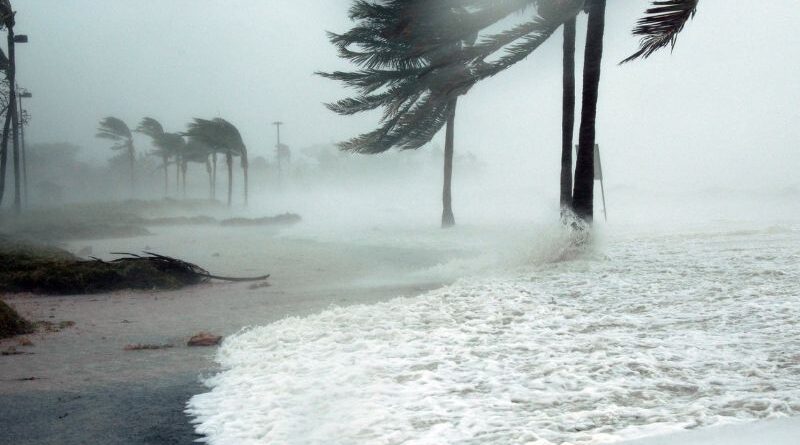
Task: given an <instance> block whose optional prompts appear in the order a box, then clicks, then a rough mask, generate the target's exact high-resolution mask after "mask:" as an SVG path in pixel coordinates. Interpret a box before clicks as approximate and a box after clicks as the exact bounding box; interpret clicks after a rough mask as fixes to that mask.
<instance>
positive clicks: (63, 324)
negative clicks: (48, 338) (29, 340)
mask: <svg viewBox="0 0 800 445" xmlns="http://www.w3.org/2000/svg"><path fill="white" fill-rule="evenodd" d="M33 326H34V327H35V328H36V329H37V330H40V331H44V332H61V331H62V330H64V329H67V328H71V327H73V326H75V322H74V321H72V320H65V321H60V322H58V323H53V322H52V321H47V320H39V321H36V322H34V323H33Z"/></svg>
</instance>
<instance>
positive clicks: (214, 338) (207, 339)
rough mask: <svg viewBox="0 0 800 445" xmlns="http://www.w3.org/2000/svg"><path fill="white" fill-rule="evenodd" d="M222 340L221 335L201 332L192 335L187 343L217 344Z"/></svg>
mask: <svg viewBox="0 0 800 445" xmlns="http://www.w3.org/2000/svg"><path fill="white" fill-rule="evenodd" d="M220 342H222V336H221V335H214V334H211V333H208V332H199V333H197V334H195V335H193V336H192V338H190V339H189V341H188V342H187V343H186V345H187V346H217V345H218V344H220Z"/></svg>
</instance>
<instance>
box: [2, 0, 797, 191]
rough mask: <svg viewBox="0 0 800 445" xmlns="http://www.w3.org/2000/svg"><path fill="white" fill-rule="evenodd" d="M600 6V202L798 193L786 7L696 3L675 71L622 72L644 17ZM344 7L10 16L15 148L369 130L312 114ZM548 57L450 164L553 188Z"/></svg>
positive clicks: (37, 10)
mask: <svg viewBox="0 0 800 445" xmlns="http://www.w3.org/2000/svg"><path fill="white" fill-rule="evenodd" d="M609 3H610V5H609V11H608V19H607V30H606V52H605V54H606V59H605V60H606V63H605V66H604V71H603V79H602V82H603V84H602V89H601V93H600V107H599V121H598V125H599V126H598V140H599V142H600V144H601V146H602V148H603V161H604V169H605V172H606V174H607V177H608V180H609V182H610V183H611V184H612V185H614V184H617V185H628V186H636V187H641V188H645V189H647V188H662V187H665V186H674V187H677V188H689V187H696V186H701V187H712V186H714V187H717V186H719V187H732V188H738V187H742V188H759V187H784V186H788V185H794V184H798V183H800V180H798V179H796V177H795V176H794V175H793V174H794V171H795V170H796V168H797V166H798V163H799V162H800V155H798V151H799V150H798V148H800V147H798V145H800V125H798V122H800V86H798V81H797V79H798V78H800V49H798V48H800V33H798V32H797V30H796V24H797V23H800V8H798V7H797V0H770V1H766V2H755V3H754V2H740V1H730V0H703V1H701V2H700V10H699V13H698V15H697V17H696V19H695V20H694V21H693V22H691V23H690V24H689V25H688V27H687V29H686V30H685V31H684V33H683V34H682V36H681V38H680V40H679V42H678V46H677V48H676V50H675V52H674V53H673V54H671V55H670V54H669V52H664V53H662V54H658V55H656V56H655V57H653V58H651V59H649V60H647V61H642V62H636V63H633V64H629V65H625V66H618V65H617V64H616V63H617V62H618V61H619V60H621V59H623V58H624V57H625V56H627V55H628V54H630V53H631V52H632V51H633V50H634V49H635V47H636V41H635V39H634V38H633V37H631V36H630V30H631V28H632V27H633V25H634V22H635V20H636V18H637V17H638V16H639V15H640V14H641V12H642V11H643V10H644V8H645V7H646V6H647V4H648V3H649V2H647V1H644V0H625V1H610V2H609ZM349 4H350V2H348V1H345V0H268V1H267V0H226V1H222V0H104V1H100V0H24V1H19V0H18V1H16V2H15V3H14V5H15V7H16V9H17V10H18V15H17V21H18V25H17V32H18V33H26V34H29V36H30V43H28V44H27V45H24V46H21V47H20V48H19V51H18V64H19V82H20V84H21V85H22V86H24V87H27V88H29V89H30V90H31V91H32V92H33V94H34V98H33V99H31V100H29V102H28V103H29V105H28V106H29V109H30V110H31V112H32V114H33V122H32V124H31V127H30V129H29V132H28V135H29V137H30V139H31V140H32V141H34V142H36V141H41V142H54V141H68V142H72V143H75V144H78V145H81V146H84V147H85V150H84V156H86V157H87V158H93V159H98V160H100V159H105V158H107V157H108V156H110V151H109V150H108V149H107V146H106V144H104V143H103V141H99V140H96V139H95V138H94V130H95V127H96V123H97V121H98V120H99V119H100V118H102V117H104V116H106V115H116V116H118V117H120V118H122V119H124V120H126V121H127V122H128V123H129V125H131V126H135V125H136V123H137V122H138V120H139V119H141V117H143V116H152V117H155V118H157V119H159V120H161V121H162V123H164V125H165V127H167V129H168V130H172V131H177V130H182V129H183V128H184V126H185V124H186V122H188V121H189V120H190V118H192V117H216V116H220V117H224V118H226V119H228V120H230V121H232V122H233V123H235V124H236V125H237V126H239V128H240V129H241V131H242V133H243V136H244V138H245V142H246V143H247V145H248V148H249V150H250V152H251V153H252V156H258V155H266V154H267V153H270V152H271V149H269V148H268V147H271V146H272V144H274V129H273V128H272V127H270V126H269V125H268V123H269V122H271V121H273V120H276V119H280V120H283V121H286V122H287V124H286V126H285V127H284V131H283V135H284V139H285V141H286V142H287V143H289V144H290V145H292V146H294V147H303V146H307V145H311V144H315V143H328V142H332V141H338V140H342V139H345V138H348V137H350V136H353V135H355V134H357V133H359V132H362V131H366V130H370V129H371V128H372V127H373V126H374V125H375V124H376V123H377V122H376V120H375V119H376V118H375V115H369V116H363V117H340V116H336V115H334V114H333V113H331V112H329V111H328V110H326V109H325V108H324V107H323V106H322V105H321V104H322V103H323V102H326V101H331V100H334V99H338V98H341V97H344V96H345V95H346V94H347V93H348V92H347V91H346V90H345V89H343V88H342V87H341V86H340V85H338V84H337V83H335V82H332V81H330V80H327V79H323V78H320V77H317V76H314V75H313V72H314V71H315V70H333V69H342V68H343V69H347V68H348V66H349V65H347V64H346V63H345V62H344V61H341V60H339V59H337V57H336V54H335V51H334V49H333V47H332V46H331V45H330V44H329V43H328V41H327V39H326V36H325V31H326V30H332V31H344V30H346V29H347V28H348V26H349V21H348V19H347V17H346V10H347V7H348V6H349ZM744 4H747V8H746V9H745V8H743V6H744ZM584 26H585V23H584V22H583V21H582V22H580V27H579V29H580V30H582V28H583V27H584ZM579 39H582V35H581V34H580V31H579ZM581 43H582V42H580V41H579V51H578V54H579V56H580V55H581V54H582V47H581ZM560 45H561V37H560V33H559V34H558V35H557V36H556V37H554V38H553V39H552V40H551V42H549V43H548V44H547V45H546V46H545V47H543V48H541V50H540V51H539V52H538V53H537V54H535V55H534V56H532V57H530V58H529V59H528V60H526V61H524V62H523V63H520V64H518V65H517V66H515V67H513V68H512V69H511V70H510V71H508V72H506V73H503V74H501V75H499V76H497V77H495V78H493V79H491V80H489V81H487V82H485V83H483V84H480V85H479V86H478V87H476V88H475V89H474V90H473V91H472V92H471V93H470V94H469V95H468V96H467V97H466V98H465V99H463V100H462V101H461V102H460V103H459V111H458V116H457V122H456V125H457V127H456V144H457V145H456V150H458V151H471V152H473V153H475V154H476V155H478V156H479V157H480V158H482V159H484V160H486V161H487V162H489V163H490V164H492V165H493V166H494V169H495V171H497V172H501V173H503V175H502V176H504V177H503V178H502V180H505V181H518V180H524V181H528V182H534V183H541V184H543V185H544V184H549V185H553V184H556V183H557V177H558V162H559V161H558V160H559V150H560V107H561V105H560V98H561V73H560V65H561V60H560ZM579 69H580V67H579ZM140 140H141V143H140V144H139V147H140V149H148V146H147V141H146V140H145V139H140ZM442 140H443V136H442V135H439V136H438V137H437V138H436V141H438V142H439V143H441V142H442ZM532 178H534V179H532Z"/></svg>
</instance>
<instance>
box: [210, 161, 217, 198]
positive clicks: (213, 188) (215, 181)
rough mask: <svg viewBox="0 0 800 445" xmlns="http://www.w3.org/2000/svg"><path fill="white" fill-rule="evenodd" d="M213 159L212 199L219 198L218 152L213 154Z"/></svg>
mask: <svg viewBox="0 0 800 445" xmlns="http://www.w3.org/2000/svg"><path fill="white" fill-rule="evenodd" d="M211 159H212V161H213V164H214V167H213V171H214V172H213V176H212V181H211V199H217V152H214V153H213V154H212V155H211Z"/></svg>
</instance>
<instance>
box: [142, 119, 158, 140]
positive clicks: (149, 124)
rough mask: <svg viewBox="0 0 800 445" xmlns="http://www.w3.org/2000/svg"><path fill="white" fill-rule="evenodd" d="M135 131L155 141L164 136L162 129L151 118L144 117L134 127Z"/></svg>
mask: <svg viewBox="0 0 800 445" xmlns="http://www.w3.org/2000/svg"><path fill="white" fill-rule="evenodd" d="M136 131H137V132H138V133H142V134H145V135H147V136H150V137H151V138H153V139H156V138H158V137H160V136H161V135H163V134H164V127H163V126H162V125H161V123H160V122H158V121H157V120H155V119H153V118H152V117H146V118H144V119H142V121H141V122H140V123H139V126H138V127H136Z"/></svg>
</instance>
